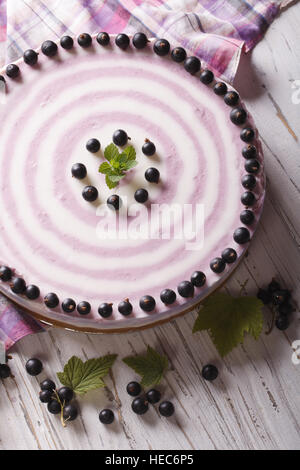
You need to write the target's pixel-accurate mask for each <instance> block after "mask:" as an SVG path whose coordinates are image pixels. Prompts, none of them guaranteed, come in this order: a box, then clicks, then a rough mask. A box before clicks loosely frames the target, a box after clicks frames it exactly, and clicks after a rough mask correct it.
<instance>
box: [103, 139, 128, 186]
mask: <svg viewBox="0 0 300 470" xmlns="http://www.w3.org/2000/svg"><path fill="white" fill-rule="evenodd" d="M104 157H105V158H106V160H107V162H103V163H102V164H101V165H100V167H99V172H100V173H103V174H105V175H106V177H105V182H106V184H107V186H108V187H109V189H112V188H115V187H116V186H117V185H118V183H119V181H120V180H121V179H122V178H123V177H124V176H125V173H124V172H125V171H127V170H130V169H131V168H133V167H135V166H136V165H137V161H136V160H135V158H136V152H135V149H134V148H133V147H132V145H130V146H129V147H126V148H125V149H124V150H123V152H122V153H121V154H120V153H119V150H118V147H117V146H116V145H115V144H114V143H111V144H110V145H108V146H107V147H106V148H105V150H104Z"/></svg>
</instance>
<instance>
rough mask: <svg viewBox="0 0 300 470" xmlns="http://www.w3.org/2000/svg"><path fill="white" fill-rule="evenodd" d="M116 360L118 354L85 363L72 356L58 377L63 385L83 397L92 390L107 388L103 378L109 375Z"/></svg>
mask: <svg viewBox="0 0 300 470" xmlns="http://www.w3.org/2000/svg"><path fill="white" fill-rule="evenodd" d="M116 358H117V354H107V355H106V356H103V357H98V358H96V359H88V360H87V361H85V362H83V361H82V360H81V359H80V358H79V357H76V356H72V357H71V359H69V361H68V362H67V364H66V365H65V367H64V371H63V372H58V373H57V377H58V379H59V381H60V382H61V383H62V384H63V385H65V386H66V387H70V388H71V389H72V390H73V391H74V392H75V393H78V394H79V395H82V394H84V393H86V392H88V391H90V390H95V389H96V388H100V387H105V383H104V381H103V377H105V376H106V375H107V374H108V372H109V369H110V368H111V367H112V366H113V363H114V362H115V360H116Z"/></svg>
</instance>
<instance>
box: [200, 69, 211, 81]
mask: <svg viewBox="0 0 300 470" xmlns="http://www.w3.org/2000/svg"><path fill="white" fill-rule="evenodd" d="M199 78H200V81H201V82H202V83H204V85H209V84H210V83H211V82H212V81H213V80H214V74H213V73H212V71H211V70H208V69H205V70H203V71H202V72H201V73H200V77H199Z"/></svg>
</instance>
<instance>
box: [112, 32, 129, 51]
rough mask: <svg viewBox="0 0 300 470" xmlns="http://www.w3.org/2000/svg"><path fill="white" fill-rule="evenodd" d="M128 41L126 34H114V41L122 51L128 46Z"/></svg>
mask: <svg viewBox="0 0 300 470" xmlns="http://www.w3.org/2000/svg"><path fill="white" fill-rule="evenodd" d="M129 42H130V41H129V37H128V36H127V34H124V33H122V34H118V35H117V36H116V39H115V43H116V45H117V46H118V47H119V48H120V49H122V50H123V51H125V49H127V47H128V46H129Z"/></svg>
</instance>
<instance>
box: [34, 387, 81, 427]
mask: <svg viewBox="0 0 300 470" xmlns="http://www.w3.org/2000/svg"><path fill="white" fill-rule="evenodd" d="M40 387H41V391H40V401H41V402H42V403H47V408H48V411H49V413H51V414H54V415H56V414H60V415H61V417H62V424H63V425H65V423H66V422H67V421H74V420H75V419H76V418H77V416H78V408H77V406H76V405H75V404H74V403H71V401H72V400H73V398H74V392H73V390H72V389H71V388H69V387H61V388H59V389H58V390H56V386H55V383H54V382H53V381H52V380H50V379H45V380H43V382H42V383H41V384H40Z"/></svg>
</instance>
